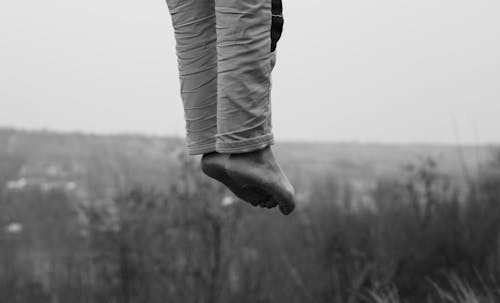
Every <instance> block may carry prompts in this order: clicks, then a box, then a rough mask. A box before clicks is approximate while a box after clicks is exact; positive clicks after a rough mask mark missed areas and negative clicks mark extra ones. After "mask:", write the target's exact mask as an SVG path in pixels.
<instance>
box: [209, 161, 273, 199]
mask: <svg viewBox="0 0 500 303" xmlns="http://www.w3.org/2000/svg"><path fill="white" fill-rule="evenodd" d="M228 158H229V155H227V154H219V153H216V152H213V153H208V154H204V155H203V157H202V158H201V169H202V171H203V172H204V173H205V174H206V175H207V176H209V177H211V178H213V179H215V180H217V181H219V182H221V183H222V184H224V185H225V186H226V187H227V188H229V190H231V191H232V192H233V193H234V194H235V195H236V196H237V197H238V198H240V199H242V200H244V201H246V202H249V203H250V204H252V205H253V206H261V207H267V208H272V207H275V206H276V205H277V203H276V202H272V200H271V195H270V194H267V193H266V192H264V191H262V190H261V189H259V188H256V187H252V186H249V185H246V184H243V185H240V184H238V182H237V181H236V180H233V179H232V178H230V177H229V175H228V174H227V173H226V169H225V167H226V162H227V160H228Z"/></svg>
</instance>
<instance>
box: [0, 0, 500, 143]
mask: <svg viewBox="0 0 500 303" xmlns="http://www.w3.org/2000/svg"><path fill="white" fill-rule="evenodd" d="M283 1H284V9H285V31H284V34H283V37H282V40H281V41H280V44H279V47H278V51H279V56H278V64H277V66H276V69H275V72H274V75H273V117H274V120H273V125H274V129H275V135H276V137H277V139H278V140H279V139H287V140H288V139H300V140H302V139H305V140H335V141H346V140H348V141H351V140H355V141H381V142H446V143H455V142H457V141H459V142H463V143H485V142H500V17H499V16H500V1H498V0H412V1H408V0H379V1H373V0H338V1H327V0H307V1H298V0H283ZM170 22H171V21H170V15H169V13H168V9H167V6H166V4H165V2H164V0H149V1H147V0H85V1H76V0H44V1H40V0H36V1H35V0H23V1H19V0H1V1H0V126H15V127H22V128H30V129H31V128H48V129H54V130H63V131H74V130H80V131H85V132H99V133H101V132H103V133H116V132H133V133H147V134H177V135H184V121H183V111H182V102H181V100H180V97H179V86H178V76H177V62H176V57H175V51H174V38H173V31H172V29H171V23H170Z"/></svg>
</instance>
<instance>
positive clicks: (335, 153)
mask: <svg viewBox="0 0 500 303" xmlns="http://www.w3.org/2000/svg"><path fill="white" fill-rule="evenodd" d="M493 148H494V147H493V146H480V147H476V146H465V147H455V146H447V145H389V144H361V143H298V142H294V143H291V142H278V143H277V144H276V146H275V151H276V153H277V154H278V157H279V159H280V161H281V163H282V164H283V167H284V169H285V170H286V171H287V172H288V173H289V174H290V175H291V178H292V179H295V180H297V181H298V179H301V180H303V181H304V180H305V181H308V180H309V181H310V180H311V179H312V177H317V178H321V177H323V176H331V177H335V178H339V179H354V180H373V179H375V178H377V177H380V176H385V175H392V174H397V173H398V172H399V171H400V170H401V167H402V166H403V165H405V164H408V163H411V162H413V161H415V160H416V159H417V157H419V156H433V157H435V158H436V159H437V160H438V161H439V164H440V167H441V168H442V170H443V171H445V172H447V173H449V174H451V175H453V176H455V177H457V178H461V177H463V176H464V175H465V174H474V173H475V171H476V169H477V167H478V166H479V165H480V164H481V163H483V162H485V161H486V160H488V159H489V157H490V154H491V150H492V149H493ZM184 151H185V147H184V140H183V138H172V137H151V136H141V135H92V134H80V133H55V132H47V131H20V130H14V129H0V188H5V187H7V186H8V187H10V188H13V189H15V188H22V187H25V186H42V187H44V188H47V189H50V188H53V187H61V188H63V189H66V190H74V191H75V192H76V194H77V195H79V196H81V198H83V199H98V198H105V197H111V196H113V195H115V194H116V192H117V191H120V190H124V189H127V188H129V187H131V186H134V185H137V184H141V185H146V186H155V187H157V188H160V189H161V188H162V187H165V186H166V185H168V184H169V182H170V181H171V180H172V178H175V177H176V174H177V173H179V170H178V169H177V168H178V164H179V163H178V162H179V161H178V159H179V158H178V157H179V156H180V155H183V154H184Z"/></svg>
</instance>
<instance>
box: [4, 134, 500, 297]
mask: <svg viewBox="0 0 500 303" xmlns="http://www.w3.org/2000/svg"><path fill="white" fill-rule="evenodd" d="M275 150H276V153H277V156H278V158H279V159H280V161H281V163H282V165H283V168H284V170H285V171H286V172H287V173H288V174H289V176H290V179H291V180H292V182H293V183H294V184H295V185H296V187H297V190H298V196H299V202H300V204H299V207H298V210H297V212H296V213H295V214H294V215H293V216H291V217H283V216H281V215H279V214H278V212H277V211H272V212H268V211H263V210H262V209H253V208H251V207H250V206H247V205H246V204H244V203H242V202H240V201H237V200H236V199H234V198H233V197H232V196H231V195H230V194H229V193H228V192H227V191H226V190H225V189H224V188H223V187H222V186H220V185H219V184H218V183H216V182H212V181H211V180H209V179H207V178H206V177H204V176H202V175H201V173H200V170H199V167H198V164H197V161H196V158H188V157H187V156H186V155H185V153H184V142H183V139H181V138H161V137H146V136H135V135H123V136H96V135H84V134H59V133H51V132H26V131H17V130H11V129H0V302H1V303H4V302H5V303H18V302H19V303H21V302H22V303H25V302H28V303H38V302H40V303H45V302H51V303H52V302H75V303H78V302H89V303H90V302H92V303H93V302H106V303H108V302H117V303H118V302H120V303H122V302H125V303H135V302H148V303H154V302H275V303H279V302H333V303H355V302H435V303H437V302H457V303H462V302H473V303H475V302H478V303H479V302H498V301H496V300H497V299H500V298H499V297H498V292H499V291H498V290H499V289H500V288H498V287H497V282H496V281H497V279H498V278H499V277H500V276H499V275H500V152H499V147H495V146H459V147H457V146H444V145H443V146H439V145H423V144H422V145H387V144H358V143H313V142H310V143H305V142H304V143H287V142H283V143H279V144H277V146H276V147H275Z"/></svg>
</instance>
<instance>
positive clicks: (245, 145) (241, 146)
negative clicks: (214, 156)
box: [215, 134, 274, 154]
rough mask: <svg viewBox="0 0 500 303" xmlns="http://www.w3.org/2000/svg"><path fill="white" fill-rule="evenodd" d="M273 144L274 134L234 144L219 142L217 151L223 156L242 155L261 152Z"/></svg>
mask: <svg viewBox="0 0 500 303" xmlns="http://www.w3.org/2000/svg"><path fill="white" fill-rule="evenodd" d="M273 144H274V136H273V134H266V135H262V136H259V137H254V138H249V139H244V140H239V141H233V142H217V143H216V146H215V149H216V151H217V152H218V153H221V154H241V153H249V152H252V151H256V150H260V149H263V148H265V147H267V146H270V145H273Z"/></svg>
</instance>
